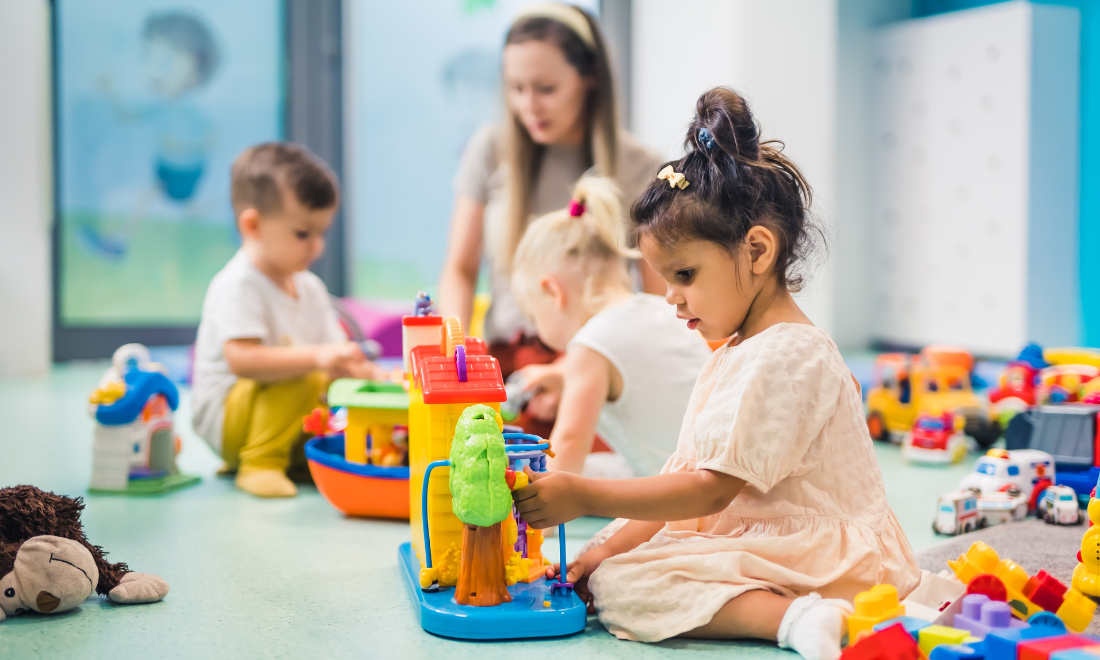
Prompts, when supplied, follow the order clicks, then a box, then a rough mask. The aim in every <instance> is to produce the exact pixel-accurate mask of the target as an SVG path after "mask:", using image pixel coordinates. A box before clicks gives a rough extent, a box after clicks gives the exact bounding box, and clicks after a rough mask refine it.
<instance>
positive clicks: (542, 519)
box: [512, 467, 588, 529]
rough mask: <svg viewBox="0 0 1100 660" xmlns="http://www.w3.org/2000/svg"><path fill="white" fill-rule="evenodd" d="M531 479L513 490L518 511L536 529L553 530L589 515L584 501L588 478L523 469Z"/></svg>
mask: <svg viewBox="0 0 1100 660" xmlns="http://www.w3.org/2000/svg"><path fill="white" fill-rule="evenodd" d="M523 471H524V472H526V473H527V478H528V479H529V480H530V481H529V483H528V484H527V486H526V487H524V488H520V489H519V490H514V491H512V499H513V500H514V501H515V503H516V510H517V511H519V514H520V516H522V517H523V519H524V520H525V521H526V522H527V524H528V525H530V526H531V527H534V528H535V529H546V528H547V527H554V526H555V525H560V524H562V523H567V522H569V521H570V520H575V519H577V518H580V517H581V516H585V515H588V511H587V510H586V508H585V506H586V502H585V483H586V482H587V479H584V478H583V477H578V476H577V475H575V474H570V473H569V472H534V471H532V470H531V468H529V467H525V468H523Z"/></svg>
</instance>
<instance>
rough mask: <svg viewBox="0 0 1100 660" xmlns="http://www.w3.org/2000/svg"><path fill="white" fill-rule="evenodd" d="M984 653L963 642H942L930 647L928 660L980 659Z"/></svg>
mask: <svg viewBox="0 0 1100 660" xmlns="http://www.w3.org/2000/svg"><path fill="white" fill-rule="evenodd" d="M983 658H985V654H984V653H983V652H982V651H979V650H977V649H974V648H972V647H970V646H967V645H965V644H944V645H942V646H937V647H936V648H934V649H932V652H931V653H930V654H928V660H982V659H983Z"/></svg>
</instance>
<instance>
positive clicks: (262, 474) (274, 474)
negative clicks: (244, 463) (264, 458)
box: [236, 468, 298, 497]
mask: <svg viewBox="0 0 1100 660" xmlns="http://www.w3.org/2000/svg"><path fill="white" fill-rule="evenodd" d="M236 484H237V488H240V489H241V490H243V491H244V492H246V493H249V494H251V495H255V496H256V497H294V496H295V495H297V494H298V488H297V487H295V486H294V484H293V483H292V482H291V481H290V479H288V478H287V476H286V473H285V472H283V471H282V470H271V469H258V470H257V469H252V470H250V469H248V468H242V469H241V471H240V472H238V473H237V480H236Z"/></svg>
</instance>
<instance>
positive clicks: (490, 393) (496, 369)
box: [409, 337, 508, 403]
mask: <svg viewBox="0 0 1100 660" xmlns="http://www.w3.org/2000/svg"><path fill="white" fill-rule="evenodd" d="M409 361H410V362H412V369H413V373H412V377H413V382H415V383H417V384H418V385H419V386H420V391H421V392H423V393H424V403H501V402H503V401H506V400H507V399H508V395H507V393H505V391H504V379H503V378H502V377H501V374H500V364H499V363H498V362H497V360H496V358H494V357H493V356H491V355H488V354H487V351H486V350H485V343H484V342H482V341H481V340H479V339H474V338H472V337H471V338H467V339H466V382H465V383H463V382H460V381H459V380H458V369H457V367H456V366H455V361H454V358H449V357H446V356H444V355H441V354H440V349H439V347H438V346H417V347H415V348H413V349H412V351H411V355H410V360H409Z"/></svg>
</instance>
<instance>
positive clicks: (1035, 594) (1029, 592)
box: [1024, 570, 1066, 612]
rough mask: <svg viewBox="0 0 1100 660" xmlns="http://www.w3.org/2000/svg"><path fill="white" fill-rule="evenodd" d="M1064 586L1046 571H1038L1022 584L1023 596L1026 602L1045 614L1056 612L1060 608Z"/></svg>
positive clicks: (1064, 591)
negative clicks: (1034, 605) (1025, 597)
mask: <svg viewBox="0 0 1100 660" xmlns="http://www.w3.org/2000/svg"><path fill="white" fill-rule="evenodd" d="M1065 593H1066V585H1064V584H1062V583H1061V582H1060V581H1059V580H1057V579H1056V578H1055V577H1054V576H1053V575H1051V574H1050V573H1047V572H1046V571H1042V570H1041V571H1039V572H1038V573H1036V574H1035V575H1034V576H1033V577H1032V578H1031V579H1029V580H1028V581H1027V583H1026V584H1024V595H1025V596H1027V598H1028V600H1030V601H1031V602H1033V603H1035V604H1036V605H1038V606H1039V607H1041V608H1043V609H1044V610H1046V611H1047V612H1057V611H1058V608H1060V607H1061V606H1062V600H1063V598H1064V596H1065Z"/></svg>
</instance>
